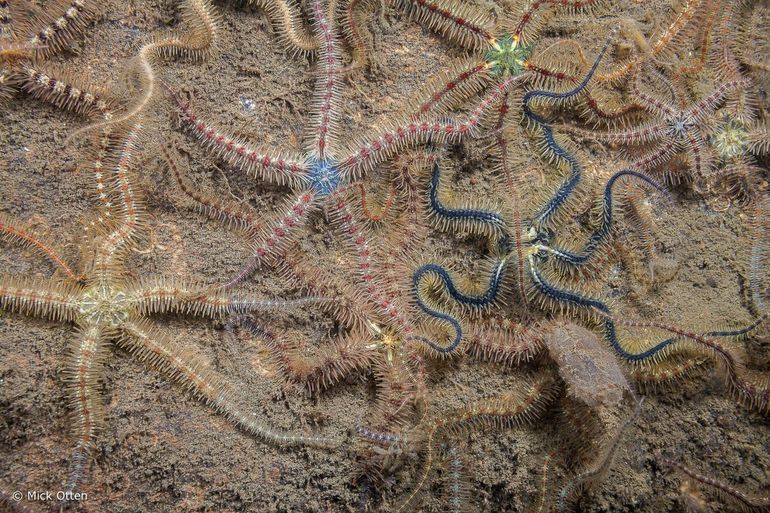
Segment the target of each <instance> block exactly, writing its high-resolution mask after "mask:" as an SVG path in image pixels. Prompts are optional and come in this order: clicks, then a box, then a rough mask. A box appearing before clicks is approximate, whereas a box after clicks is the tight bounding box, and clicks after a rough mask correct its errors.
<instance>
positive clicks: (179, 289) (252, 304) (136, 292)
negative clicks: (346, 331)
mask: <svg viewBox="0 0 770 513" xmlns="http://www.w3.org/2000/svg"><path fill="white" fill-rule="evenodd" d="M128 300H129V303H130V304H131V305H132V307H133V309H134V311H135V312H137V313H138V314H139V315H142V316H144V315H150V314H153V313H170V312H177V313H184V314H189V315H195V316H200V317H209V318H211V317H222V316H225V315H234V314H243V313H248V312H252V311H255V310H257V311H260V312H264V311H269V310H288V309H291V308H296V307H301V306H305V305H308V304H313V303H322V302H326V301H328V299H326V298H322V297H317V296H310V297H303V298H298V299H271V298H260V297H256V296H253V295H251V294H248V293H245V292H233V293H227V292H224V291H222V290H221V289H219V290H212V288H211V287H205V286H201V285H195V284H191V283H184V282H179V281H175V280H170V279H168V278H165V277H153V278H145V279H142V280H141V281H140V282H138V283H137V284H135V285H133V286H131V287H130V288H129V289H128Z"/></svg>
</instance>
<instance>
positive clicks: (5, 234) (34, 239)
mask: <svg viewBox="0 0 770 513" xmlns="http://www.w3.org/2000/svg"><path fill="white" fill-rule="evenodd" d="M0 238H4V239H6V240H8V241H9V242H12V243H16V244H17V245H19V246H21V247H24V248H28V249H32V250H34V251H35V252H37V253H38V254H40V255H42V256H44V257H45V258H46V259H48V260H49V261H50V262H51V263H52V264H54V265H55V266H56V267H57V268H58V269H59V270H61V271H63V272H64V274H65V275H67V277H68V278H69V279H71V280H73V281H78V276H76V275H75V273H74V272H73V271H72V269H71V268H70V266H69V265H67V263H66V262H65V261H64V259H63V258H62V257H61V256H60V253H59V252H58V251H57V250H56V249H55V248H54V246H53V244H52V243H51V242H49V241H46V240H45V239H43V238H42V237H41V236H40V235H38V234H36V233H35V232H34V231H33V230H31V229H30V228H27V227H25V226H22V224H21V223H19V222H18V221H16V220H15V219H12V218H11V217H9V216H6V215H5V214H2V213H0Z"/></svg>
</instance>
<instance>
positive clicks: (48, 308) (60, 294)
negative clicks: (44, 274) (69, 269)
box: [0, 275, 79, 321]
mask: <svg viewBox="0 0 770 513" xmlns="http://www.w3.org/2000/svg"><path fill="white" fill-rule="evenodd" d="M78 305H79V299H78V287H76V286H71V285H66V284H58V283H54V282H51V281H49V280H40V279H37V278H19V277H15V276H8V275H4V276H0V308H3V309H6V310H9V311H12V312H18V313H21V314H23V315H28V316H30V317H39V318H43V319H51V320H58V321H73V320H74V319H75V317H76V316H77V315H78Z"/></svg>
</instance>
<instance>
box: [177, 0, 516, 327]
mask: <svg viewBox="0 0 770 513" xmlns="http://www.w3.org/2000/svg"><path fill="white" fill-rule="evenodd" d="M311 8H312V9H311V10H312V15H313V19H314V22H315V25H314V26H315V30H316V33H317V38H318V39H319V40H320V41H322V44H321V46H320V48H319V50H318V52H319V65H320V66H321V72H320V73H319V76H318V79H317V80H316V84H315V93H314V96H315V102H314V109H313V110H314V112H313V115H312V121H311V123H310V126H311V127H312V130H311V131H310V132H309V135H308V138H307V142H306V145H305V146H306V150H305V152H304V153H302V154H298V153H289V152H281V151H276V150H263V149H257V148H255V147H253V146H251V145H250V144H249V143H248V142H246V141H245V140H242V139H240V138H238V137H235V136H232V135H229V134H227V133H225V132H223V131H222V130H219V129H218V128H216V127H214V126H213V125H212V124H210V123H209V122H207V121H205V120H202V119H201V118H200V117H199V116H198V115H197V114H195V113H194V112H193V110H192V109H191V108H190V106H189V105H188V104H187V103H185V102H183V101H181V100H180V99H179V98H178V97H176V99H177V102H178V104H179V107H180V110H181V118H182V123H183V125H184V126H186V127H187V128H188V129H189V130H190V131H191V132H192V133H193V134H194V135H195V136H196V137H197V138H198V140H199V141H200V142H201V143H203V144H204V145H205V146H206V147H207V148H208V149H209V150H210V151H211V152H213V153H215V154H217V155H218V156H219V157H221V158H223V159H224V160H226V161H227V162H228V163H230V164H231V165H233V166H234V167H236V168H237V169H239V170H240V171H242V172H244V173H248V174H253V175H255V176H256V177H257V178H258V179H260V180H261V181H264V182H268V183H277V184H282V185H288V186H289V187H291V188H292V189H294V190H298V191H299V192H297V193H295V195H294V197H293V198H294V199H291V200H290V201H288V202H287V203H286V206H285V207H283V208H282V209H281V210H280V211H279V213H278V214H276V215H275V216H274V219H272V220H271V221H269V222H268V223H265V224H264V227H260V226H258V225H256V224H255V223H254V221H253V220H249V219H246V218H243V217H237V216H236V215H235V214H233V213H231V212H228V211H224V210H222V209H218V208H217V207H216V206H214V205H213V202H212V203H211V204H206V207H207V209H208V210H211V211H213V212H214V213H216V214H217V215H218V216H220V217H222V218H224V219H228V220H236V222H238V223H239V224H245V225H247V227H248V228H249V229H251V231H252V232H254V233H257V236H255V237H254V240H253V242H252V245H253V256H252V258H251V260H250V261H249V262H248V263H247V264H245V265H244V266H243V267H242V268H241V269H240V270H239V271H238V272H237V274H236V275H235V276H234V277H233V278H232V279H230V280H228V281H227V282H226V283H224V284H223V285H222V288H223V289H229V288H231V287H233V286H235V285H236V284H238V283H240V282H241V281H243V280H244V279H245V278H246V277H248V276H249V275H250V274H252V273H253V272H254V271H255V270H256V269H257V267H259V266H260V265H262V264H265V263H267V262H271V261H274V260H276V259H277V257H279V256H281V255H282V254H283V253H284V252H285V250H286V248H287V247H288V245H289V243H290V242H292V241H293V240H295V239H296V237H298V236H299V234H300V233H301V228H302V227H303V226H304V225H305V224H306V223H307V220H308V218H309V216H310V215H311V214H312V213H313V212H315V211H317V210H319V208H320V207H321V206H326V207H330V209H331V210H332V212H333V216H334V219H335V221H336V223H337V224H338V225H339V227H340V228H341V231H342V233H343V234H344V236H345V238H346V239H347V241H348V243H349V246H350V247H351V248H352V249H353V251H354V253H355V256H356V259H357V266H356V267H357V273H358V278H359V279H360V284H361V285H362V286H363V288H364V289H365V291H366V297H367V299H368V300H369V301H371V302H372V303H373V304H375V305H376V307H377V309H378V310H379V312H380V314H381V315H382V316H383V317H384V318H385V319H386V320H387V321H388V322H393V323H394V324H395V325H396V326H398V330H399V332H401V333H402V334H405V335H407V336H409V335H410V334H411V333H412V332H413V330H414V327H413V324H412V321H411V320H410V319H409V318H408V315H407V314H406V313H405V309H406V307H405V306H404V305H403V302H402V301H401V300H400V299H399V298H397V297H395V296H394V295H393V294H391V293H390V292H389V291H388V290H387V287H386V286H385V285H384V284H383V283H382V282H381V281H380V280H378V279H377V277H376V275H375V273H373V272H372V271H371V270H372V268H373V261H372V258H371V249H370V248H371V243H370V241H369V239H368V237H367V234H366V232H365V230H364V228H363V226H362V225H361V224H360V223H359V222H358V221H357V220H356V218H355V216H354V214H353V212H352V211H351V208H350V206H349V205H348V203H347V201H346V200H345V199H344V197H343V195H342V194H340V193H341V192H343V191H344V190H345V188H346V187H347V186H348V185H349V184H351V183H353V182H355V181H357V180H360V179H361V178H362V177H363V176H364V175H365V174H366V172H368V171H371V170H372V169H374V168H375V166H377V165H378V164H379V163H381V162H384V161H386V160H388V159H389V158H391V157H392V156H393V155H394V154H397V153H398V152H400V151H402V150H405V149H407V148H411V147H415V146H419V145H424V144H427V143H429V142H456V141H460V140H463V139H465V138H466V137H472V136H475V135H476V134H477V133H478V130H479V125H480V123H481V118H482V116H484V115H485V114H486V113H487V111H488V110H490V108H491V106H492V105H493V104H494V103H495V102H496V101H497V100H499V99H500V98H501V97H502V96H503V95H504V94H505V92H506V91H507V90H508V89H509V88H510V87H512V85H513V84H515V83H517V82H518V81H519V77H507V78H506V79H504V80H502V81H501V82H500V83H499V84H497V85H496V86H495V87H494V88H493V90H492V91H491V92H490V93H489V94H488V95H487V96H485V97H484V98H483V99H482V100H480V101H479V103H478V104H477V105H476V106H475V107H474V109H473V110H472V111H471V113H470V114H469V115H467V117H466V118H465V119H463V120H459V121H458V120H453V119H448V118H441V119H436V120H415V119H412V118H407V119H406V120H403V121H402V120H397V121H392V122H389V123H385V128H383V129H380V130H377V131H374V132H373V133H371V134H365V135H364V136H362V137H359V138H358V140H357V141H356V142H353V143H352V144H350V145H349V146H346V145H344V144H342V143H340V140H339V138H338V135H337V134H338V132H339V129H338V118H339V112H338V111H339V104H340V94H341V88H342V83H341V70H342V66H341V63H340V55H339V51H338V43H337V38H336V36H335V34H334V26H333V23H332V22H330V21H327V18H326V14H325V11H324V9H323V6H322V2H321V0H315V1H314V2H313V3H312V5H311ZM189 195H191V196H192V197H193V199H196V197H195V194H194V193H190V194H189ZM196 201H199V202H200V200H199V199H196ZM236 217H237V218H236ZM426 313H428V315H433V316H436V317H437V318H440V319H442V320H447V319H444V318H443V317H441V316H440V315H436V313H435V312H427V311H426ZM447 322H449V323H450V324H451V325H452V327H453V329H454V330H455V332H456V335H455V338H457V337H459V325H458V324H457V323H456V322H455V323H452V322H450V321H448V320H447Z"/></svg>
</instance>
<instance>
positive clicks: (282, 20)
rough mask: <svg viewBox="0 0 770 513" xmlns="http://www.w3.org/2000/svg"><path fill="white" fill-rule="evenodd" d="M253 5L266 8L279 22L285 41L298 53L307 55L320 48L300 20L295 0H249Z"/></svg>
mask: <svg viewBox="0 0 770 513" xmlns="http://www.w3.org/2000/svg"><path fill="white" fill-rule="evenodd" d="M248 3H250V4H251V5H255V6H257V7H259V8H261V9H264V10H265V12H266V13H267V15H268V17H270V18H271V19H272V20H273V23H276V24H277V28H278V30H279V33H280V37H281V38H282V39H283V40H284V43H285V44H286V45H287V46H288V47H289V49H291V50H293V51H294V52H295V53H297V54H302V55H306V54H309V53H311V52H314V51H316V50H318V47H319V43H318V41H317V40H316V39H315V38H314V37H313V34H312V33H311V32H310V30H308V28H307V27H305V26H304V25H303V24H302V22H301V21H300V19H301V16H300V11H299V7H298V6H297V4H296V2H295V1H294V0H249V2H248Z"/></svg>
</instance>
